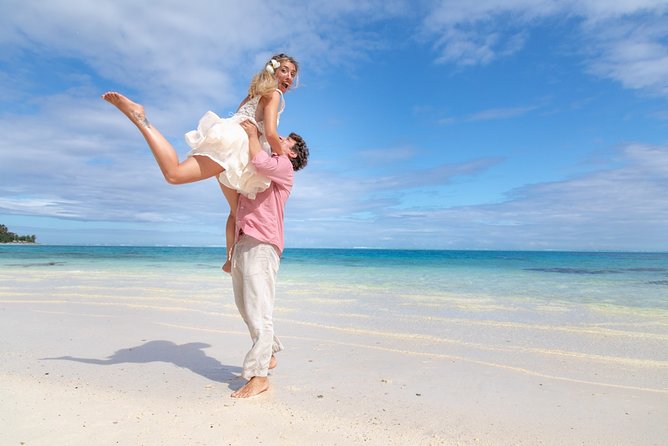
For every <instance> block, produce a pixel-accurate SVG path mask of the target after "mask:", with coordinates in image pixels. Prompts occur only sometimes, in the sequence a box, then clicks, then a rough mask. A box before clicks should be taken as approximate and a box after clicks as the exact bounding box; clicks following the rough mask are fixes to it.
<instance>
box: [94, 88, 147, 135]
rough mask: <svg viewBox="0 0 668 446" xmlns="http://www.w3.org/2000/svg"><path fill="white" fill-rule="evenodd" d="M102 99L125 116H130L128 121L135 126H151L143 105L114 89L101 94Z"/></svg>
mask: <svg viewBox="0 0 668 446" xmlns="http://www.w3.org/2000/svg"><path fill="white" fill-rule="evenodd" d="M102 99H104V100H105V101H107V102H109V103H110V104H112V105H115V106H116V107H117V108H118V109H119V110H120V111H122V112H123V114H125V116H127V117H128V118H130V121H132V122H133V123H134V124H135V125H136V126H137V127H151V124H150V123H149V122H148V119H146V115H145V114H144V106H143V105H141V104H137V103H136V102H132V101H131V100H130V99H128V98H126V97H125V96H123V95H122V94H120V93H116V92H115V91H108V92H106V93H105V94H103V95H102Z"/></svg>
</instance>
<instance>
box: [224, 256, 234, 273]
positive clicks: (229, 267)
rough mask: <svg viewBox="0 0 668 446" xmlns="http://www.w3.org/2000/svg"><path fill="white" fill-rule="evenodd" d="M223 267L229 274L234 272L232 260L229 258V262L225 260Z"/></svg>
mask: <svg viewBox="0 0 668 446" xmlns="http://www.w3.org/2000/svg"><path fill="white" fill-rule="evenodd" d="M222 269H223V271H225V272H226V273H228V274H230V273H232V261H231V260H230V259H227V262H225V264H224V265H223V268H222Z"/></svg>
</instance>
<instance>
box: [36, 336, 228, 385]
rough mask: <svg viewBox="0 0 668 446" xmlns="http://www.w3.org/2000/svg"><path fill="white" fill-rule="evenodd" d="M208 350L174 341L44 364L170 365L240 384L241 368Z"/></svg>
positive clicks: (195, 343) (214, 378) (202, 344)
mask: <svg viewBox="0 0 668 446" xmlns="http://www.w3.org/2000/svg"><path fill="white" fill-rule="evenodd" d="M207 347H211V346H210V345H209V344H205V343H203V342H191V343H188V344H181V345H177V344H175V343H173V342H171V341H150V342H146V343H144V344H141V345H138V346H136V347H130V348H124V349H122V350H118V351H117V352H116V353H114V354H113V355H111V356H108V357H107V358H106V359H96V358H76V357H73V356H61V357H58V358H41V360H62V361H76V362H81V363H84V364H95V365H115V364H125V363H134V364H146V363H149V362H166V363H171V364H174V365H175V366H177V367H181V368H184V369H188V370H190V371H192V372H193V373H196V374H198V375H200V376H203V377H204V378H207V379H209V380H211V381H216V382H221V383H227V384H229V383H231V382H233V381H236V380H238V377H239V375H240V374H241V368H240V367H236V366H227V365H223V364H221V363H220V362H219V361H218V360H217V359H214V358H212V357H210V356H207V354H206V353H205V352H204V351H203V349H205V348H207Z"/></svg>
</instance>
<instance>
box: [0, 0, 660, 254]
mask: <svg viewBox="0 0 668 446" xmlns="http://www.w3.org/2000/svg"><path fill="white" fill-rule="evenodd" d="M184 5H186V4H184V3H182V2H178V1H155V2H145V4H137V3H136V2H134V1H129V0H128V1H125V0H114V1H105V0H102V1H94V2H93V1H89V2H86V1H64V0H60V1H43V2H20V1H14V0H5V1H3V2H2V4H1V5H0V56H1V57H0V132H1V133H2V135H4V137H3V138H2V139H0V223H3V224H5V225H7V226H9V228H10V229H11V230H12V231H14V232H18V233H21V234H36V235H37V237H38V241H40V242H42V243H52V244H136V245H143V244H145V245H154V244H160V245H222V244H224V241H223V240H224V237H223V229H224V226H223V225H224V222H225V218H226V215H227V205H226V202H225V200H224V198H223V196H222V194H221V193H220V191H219V189H218V187H217V186H216V184H215V182H214V180H209V181H205V182H202V183H198V184H192V185H185V186H171V185H168V184H167V183H165V182H164V180H163V179H162V176H161V174H160V172H159V170H158V168H157V166H156V165H155V162H154V161H153V159H152V156H151V155H150V152H149V150H148V148H147V147H146V146H145V144H144V142H143V139H142V138H141V137H140V135H139V133H138V132H137V131H136V129H135V128H134V127H133V126H132V125H131V124H130V123H129V122H128V121H127V120H126V119H125V118H124V117H123V116H122V115H121V114H120V113H118V112H117V111H116V110H115V109H113V107H111V106H110V105H109V104H107V103H105V102H103V101H102V100H100V98H99V96H100V94H101V93H103V92H104V91H107V90H119V91H121V92H124V93H126V94H127V95H128V96H130V97H131V98H133V99H135V100H137V101H140V102H142V103H143V104H144V105H145V106H146V109H147V115H148V116H149V119H150V120H151V122H152V123H153V124H154V125H155V126H157V127H158V128H159V129H160V130H161V131H162V132H163V133H164V134H165V135H166V136H167V137H168V138H169V139H170V140H171V141H172V142H173V144H174V145H175V147H176V148H177V151H178V152H179V153H180V154H181V156H184V155H185V153H187V146H186V145H185V143H184V141H183V134H184V133H185V132H187V131H189V130H192V129H193V128H194V127H195V126H196V123H197V121H198V119H199V118H200V116H201V115H202V114H203V113H204V112H206V111H207V110H214V111H216V112H217V113H218V114H220V115H226V114H228V113H230V112H233V111H234V110H235V108H236V106H237V105H238V104H239V102H240V101H241V99H243V97H244V96H245V92H246V89H247V85H248V82H249V80H250V78H251V76H252V75H253V73H254V72H256V71H257V70H259V69H261V68H262V66H263V63H264V62H265V60H266V59H267V57H268V56H269V55H271V54H272V53H273V52H277V51H282V52H287V53H289V54H291V55H293V56H294V57H296V58H297V59H298V60H299V62H300V64H301V67H300V68H301V70H300V76H299V77H300V85H299V88H297V89H295V90H294V91H292V92H290V93H289V94H288V95H287V96H286V102H287V106H286V111H285V113H284V114H283V115H282V117H281V123H280V127H279V131H281V132H283V133H286V134H287V133H288V132H290V131H297V132H298V133H300V134H301V135H302V136H304V138H305V139H306V140H307V142H308V143H309V146H310V148H311V160H310V163H309V166H308V167H307V168H306V169H305V170H304V171H302V172H298V173H297V175H296V184H295V187H294V189H293V193H292V196H291V198H290V201H289V203H288V208H287V216H286V245H287V246H288V247H383V248H418V249H425V248H438V249H531V250H534V249H539V250H540V249H550V250H552V249H556V250H643V251H656V250H663V251H665V250H668V236H666V234H667V233H668V198H667V197H668V136H667V135H668V101H667V99H668V2H667V1H665V0H663V1H651V0H636V1H632V0H619V1H615V2H610V1H607V0H580V1H573V0H553V1H541V0H480V1H401V0H396V1H391V0H390V1H362V2H360V1H352V0H350V1H348V0H339V1H336V2H330V1H327V0H322V1H317V0H316V1H309V2H301V1H272V2H266V1H252V0H251V1H244V2H237V1H213V0H211V1H191V2H188V3H187V6H184Z"/></svg>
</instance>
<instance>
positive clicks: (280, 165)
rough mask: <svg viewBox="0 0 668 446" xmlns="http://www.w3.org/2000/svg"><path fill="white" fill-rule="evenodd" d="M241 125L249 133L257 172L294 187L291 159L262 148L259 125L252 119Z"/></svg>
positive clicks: (252, 156)
mask: <svg viewBox="0 0 668 446" xmlns="http://www.w3.org/2000/svg"><path fill="white" fill-rule="evenodd" d="M241 127H242V128H243V129H244V130H245V131H246V134H247V135H248V151H249V156H250V160H251V162H252V163H253V165H254V166H255V168H256V169H257V172H258V173H260V174H261V175H264V176H266V177H267V178H269V179H270V180H271V181H272V182H274V183H276V184H280V185H282V186H283V187H286V188H288V189H289V188H290V187H292V182H293V180H294V175H295V173H294V170H293V169H292V163H291V162H290V160H288V157H287V156H285V155H281V156H269V155H267V152H265V151H264V150H262V145H261V144H260V137H259V136H258V132H257V127H255V125H254V124H253V123H251V122H250V121H244V122H242V123H241ZM258 155H260V156H258Z"/></svg>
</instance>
